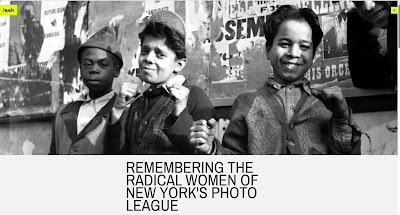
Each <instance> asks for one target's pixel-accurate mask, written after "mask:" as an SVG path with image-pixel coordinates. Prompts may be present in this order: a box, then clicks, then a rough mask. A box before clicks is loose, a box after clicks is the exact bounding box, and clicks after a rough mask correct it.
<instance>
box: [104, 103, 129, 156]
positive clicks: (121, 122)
mask: <svg viewBox="0 0 400 215" xmlns="http://www.w3.org/2000/svg"><path fill="white" fill-rule="evenodd" d="M128 111H129V108H128V107H125V108H115V107H113V108H112V110H111V112H110V115H109V118H108V119H107V124H106V131H105V138H104V154H124V150H123V148H124V147H125V145H126V141H125V136H126V133H125V127H126V120H127V115H128Z"/></svg>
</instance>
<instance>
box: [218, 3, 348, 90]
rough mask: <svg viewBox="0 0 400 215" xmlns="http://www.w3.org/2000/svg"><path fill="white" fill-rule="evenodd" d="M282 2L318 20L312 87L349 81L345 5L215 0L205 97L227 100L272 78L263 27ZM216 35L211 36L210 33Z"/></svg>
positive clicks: (310, 73)
mask: <svg viewBox="0 0 400 215" xmlns="http://www.w3.org/2000/svg"><path fill="white" fill-rule="evenodd" d="M282 4H293V5H297V6H298V7H302V8H310V9H312V10H313V11H314V12H315V13H316V14H317V15H318V17H319V19H320V24H321V26H322V28H323V33H324V37H323V39H322V42H321V44H320V45H319V46H318V48H317V51H316V56H315V61H314V64H313V66H312V67H311V68H310V70H309V71H308V72H307V74H306V77H307V78H308V79H309V80H310V81H311V83H324V82H328V81H340V80H344V79H349V78H350V72H349V69H348V57H347V38H346V34H347V16H346V11H347V10H348V9H350V8H351V7H353V4H352V3H351V2H349V1H340V2H336V3H332V1H214V2H213V13H212V28H211V31H212V35H214V36H217V35H218V36H217V37H216V38H212V42H213V49H212V52H211V53H210V58H211V63H210V85H211V89H210V97H211V98H230V97H236V96H237V95H238V94H240V93H242V92H244V91H248V90H252V89H256V88H258V87H260V86H262V84H263V83H264V82H265V80H266V78H267V77H269V76H272V68H271V66H270V64H269V62H268V60H267V58H266V53H265V38H264V32H263V28H262V25H263V23H264V22H265V20H266V18H267V17H268V15H269V14H271V13H272V12H274V11H276V10H277V8H278V7H279V6H280V5H282ZM213 31H216V32H213Z"/></svg>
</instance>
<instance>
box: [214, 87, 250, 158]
mask: <svg viewBox="0 0 400 215" xmlns="http://www.w3.org/2000/svg"><path fill="white" fill-rule="evenodd" d="M251 100H252V99H251V97H250V96H248V95H247V94H242V95H239V96H238V97H237V98H236V99H235V102H234V103H233V106H232V110H231V117H230V122H229V125H228V127H227V129H226V131H225V133H224V137H223V138H222V145H221V144H216V146H217V147H216V154H228V155H229V154H249V152H248V148H247V136H248V127H247V121H246V115H247V113H248V110H249V108H250V106H251V104H252V101H251Z"/></svg>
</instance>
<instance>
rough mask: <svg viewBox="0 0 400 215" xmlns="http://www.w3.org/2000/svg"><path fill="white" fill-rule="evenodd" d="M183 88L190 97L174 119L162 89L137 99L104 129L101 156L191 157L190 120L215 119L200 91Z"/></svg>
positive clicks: (210, 107) (213, 112)
mask: <svg viewBox="0 0 400 215" xmlns="http://www.w3.org/2000/svg"><path fill="white" fill-rule="evenodd" d="M184 86H186V87H188V88H189V89H190V94H189V98H188V103H187V107H186V108H185V109H184V110H183V112H182V113H181V114H180V115H179V116H178V117H177V118H175V117H172V115H171V111H172V108H173V105H174V101H173V100H172V99H171V97H170V95H169V94H168V93H167V92H166V91H165V90H164V89H163V88H159V89H156V91H157V92H149V91H146V92H145V93H144V94H143V95H142V96H139V97H138V98H137V99H136V100H135V101H134V102H133V103H132V104H131V106H130V108H129V111H127V112H125V113H124V114H123V115H122V117H121V119H120V120H119V121H117V122H116V123H115V124H113V125H109V126H107V145H108V146H106V148H107V150H106V152H105V153H106V154H194V153H195V148H194V147H193V146H192V145H190V143H189V140H190V127H191V126H192V124H193V121H195V120H200V119H206V120H208V119H210V118H213V117H214V118H215V115H216V114H215V110H214V107H213V105H212V103H211V101H210V99H209V98H208V96H207V95H206V93H205V92H204V91H203V90H202V89H201V88H199V87H196V86H187V85H185V84H184ZM152 101H155V102H152ZM149 103H150V104H151V105H148V104H149ZM123 136H125V138H124V140H122V141H121V137H123Z"/></svg>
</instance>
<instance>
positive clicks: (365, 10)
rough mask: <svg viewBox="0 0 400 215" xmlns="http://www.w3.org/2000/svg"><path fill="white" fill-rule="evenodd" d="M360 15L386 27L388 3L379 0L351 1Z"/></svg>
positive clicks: (381, 26)
mask: <svg viewBox="0 0 400 215" xmlns="http://www.w3.org/2000/svg"><path fill="white" fill-rule="evenodd" d="M353 3H354V4H355V6H356V8H357V11H358V13H359V14H360V16H361V17H363V18H364V19H366V20H368V21H369V22H371V23H373V24H374V25H376V26H378V27H380V28H387V22H388V17H389V14H390V3H387V2H379V1H353Z"/></svg>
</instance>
